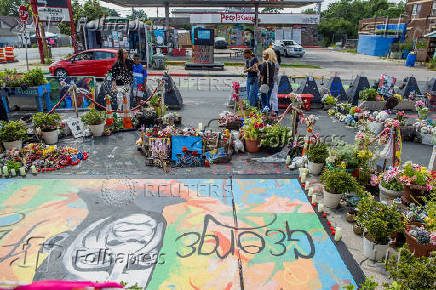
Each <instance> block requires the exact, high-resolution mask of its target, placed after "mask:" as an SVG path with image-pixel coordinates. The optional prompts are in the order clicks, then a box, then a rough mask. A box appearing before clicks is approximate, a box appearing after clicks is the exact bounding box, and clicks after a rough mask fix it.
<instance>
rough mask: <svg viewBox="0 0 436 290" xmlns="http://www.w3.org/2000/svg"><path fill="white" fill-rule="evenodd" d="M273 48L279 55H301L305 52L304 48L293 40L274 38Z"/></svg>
mask: <svg viewBox="0 0 436 290" xmlns="http://www.w3.org/2000/svg"><path fill="white" fill-rule="evenodd" d="M272 47H273V48H274V50H277V51H280V55H284V56H296V57H303V55H304V54H305V53H306V52H305V51H304V48H303V47H302V46H301V45H300V44H298V43H297V42H295V41H294V40H276V41H274V42H273V44H272Z"/></svg>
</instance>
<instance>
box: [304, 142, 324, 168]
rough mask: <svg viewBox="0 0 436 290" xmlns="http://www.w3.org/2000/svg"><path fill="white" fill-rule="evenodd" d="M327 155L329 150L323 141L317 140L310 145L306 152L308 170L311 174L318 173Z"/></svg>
mask: <svg viewBox="0 0 436 290" xmlns="http://www.w3.org/2000/svg"><path fill="white" fill-rule="evenodd" d="M328 155H329V152H328V149H327V146H326V145H325V144H324V143H322V142H319V143H316V144H315V145H312V146H310V148H309V152H308V154H307V159H308V161H309V162H308V165H307V167H308V168H309V172H310V173H311V174H313V175H319V174H320V173H321V170H322V168H323V166H324V163H325V160H326V158H327V157H328Z"/></svg>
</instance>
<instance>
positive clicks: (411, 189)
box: [401, 185, 426, 205]
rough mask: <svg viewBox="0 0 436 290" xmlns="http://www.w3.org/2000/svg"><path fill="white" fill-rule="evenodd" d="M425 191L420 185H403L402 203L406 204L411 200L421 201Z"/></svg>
mask: <svg viewBox="0 0 436 290" xmlns="http://www.w3.org/2000/svg"><path fill="white" fill-rule="evenodd" d="M425 193H426V188H425V187H424V186H421V185H405V186H404V193H403V195H402V196H401V200H402V201H403V203H404V204H406V205H408V204H410V203H411V202H415V201H414V199H415V200H417V201H421V200H422V197H423V196H424V195H425Z"/></svg>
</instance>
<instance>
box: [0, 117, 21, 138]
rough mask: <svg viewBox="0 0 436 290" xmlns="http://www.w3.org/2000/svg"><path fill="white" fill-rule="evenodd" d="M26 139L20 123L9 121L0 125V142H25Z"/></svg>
mask: <svg viewBox="0 0 436 290" xmlns="http://www.w3.org/2000/svg"><path fill="white" fill-rule="evenodd" d="M26 137H27V130H26V127H24V125H23V124H22V123H21V122H20V121H9V122H1V123H0V141H1V142H12V141H17V140H25V139H26Z"/></svg>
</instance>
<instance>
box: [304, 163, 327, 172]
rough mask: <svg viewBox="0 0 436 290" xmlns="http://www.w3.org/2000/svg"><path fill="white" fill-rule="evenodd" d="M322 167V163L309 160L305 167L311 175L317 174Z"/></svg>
mask: <svg viewBox="0 0 436 290" xmlns="http://www.w3.org/2000/svg"><path fill="white" fill-rule="evenodd" d="M323 167H324V163H313V162H310V161H309V162H308V164H307V168H309V172H310V174H313V175H319V174H320V173H321V170H322V168H323Z"/></svg>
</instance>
